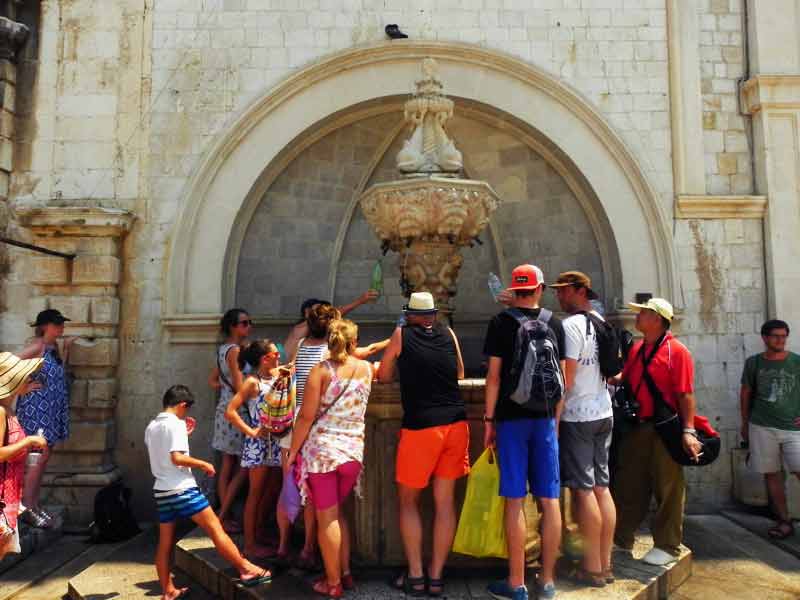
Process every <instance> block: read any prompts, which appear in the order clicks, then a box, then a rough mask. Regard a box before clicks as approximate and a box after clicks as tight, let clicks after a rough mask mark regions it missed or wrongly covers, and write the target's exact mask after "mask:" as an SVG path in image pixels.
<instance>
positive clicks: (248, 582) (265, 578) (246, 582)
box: [239, 569, 272, 587]
mask: <svg viewBox="0 0 800 600" xmlns="http://www.w3.org/2000/svg"><path fill="white" fill-rule="evenodd" d="M270 581H272V573H270V572H269V571H268V570H267V569H264V570H263V571H262V572H261V575H256V576H255V577H251V578H250V579H243V578H242V577H239V583H241V584H242V585H243V586H244V587H256V586H257V585H261V584H262V583H269V582H270Z"/></svg>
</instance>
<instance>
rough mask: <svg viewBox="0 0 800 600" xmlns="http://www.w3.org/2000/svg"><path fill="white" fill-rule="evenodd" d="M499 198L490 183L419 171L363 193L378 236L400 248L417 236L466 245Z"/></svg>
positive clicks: (367, 215)
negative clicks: (419, 172)
mask: <svg viewBox="0 0 800 600" xmlns="http://www.w3.org/2000/svg"><path fill="white" fill-rule="evenodd" d="M499 202H500V200H499V198H498V196H497V194H496V193H495V191H494V190H493V189H492V187H491V186H490V185H489V184H488V183H486V182H485V181H475V180H472V179H458V178H456V177H447V176H444V175H414V176H408V177H407V178H406V179H402V180H397V181H390V182H387V183H379V184H376V185H373V186H372V187H370V188H369V189H368V190H367V191H366V192H364V194H363V195H362V197H361V209H362V211H363V212H364V216H365V218H366V219H367V222H368V223H369V224H370V225H371V226H372V227H373V228H374V229H375V231H376V233H377V234H378V237H380V239H381V240H382V241H387V242H389V246H390V248H391V249H392V250H395V251H398V250H399V249H400V248H402V247H403V246H404V245H407V244H408V243H409V242H410V241H412V240H414V241H417V240H424V241H441V242H445V241H447V242H450V243H452V244H456V245H459V246H466V245H468V244H469V243H470V242H471V241H472V240H473V239H474V238H475V237H477V236H478V234H479V233H480V232H481V231H483V229H484V228H485V227H486V225H488V223H489V217H490V216H491V214H492V212H493V211H494V210H495V209H496V208H497V206H498V204H499Z"/></svg>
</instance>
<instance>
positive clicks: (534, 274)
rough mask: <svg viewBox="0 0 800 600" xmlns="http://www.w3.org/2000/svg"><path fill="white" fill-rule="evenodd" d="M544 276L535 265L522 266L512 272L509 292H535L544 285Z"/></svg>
mask: <svg viewBox="0 0 800 600" xmlns="http://www.w3.org/2000/svg"><path fill="white" fill-rule="evenodd" d="M543 282H544V274H543V273H542V270H541V269H540V268H539V267H536V266H534V265H520V266H518V267H516V268H515V269H514V270H513V271H511V287H510V288H508V290H507V291H509V292H513V291H515V290H535V289H536V288H537V287H539V286H540V285H544V283H543Z"/></svg>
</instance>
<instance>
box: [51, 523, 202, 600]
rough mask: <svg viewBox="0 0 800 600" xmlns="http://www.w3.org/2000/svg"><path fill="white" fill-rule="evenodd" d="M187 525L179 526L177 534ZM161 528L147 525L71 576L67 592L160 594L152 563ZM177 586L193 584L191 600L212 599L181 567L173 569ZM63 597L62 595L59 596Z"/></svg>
mask: <svg viewBox="0 0 800 600" xmlns="http://www.w3.org/2000/svg"><path fill="white" fill-rule="evenodd" d="M185 531H186V528H184V529H182V530H181V529H179V532H178V534H179V535H180V534H181V533H183V532H185ZM157 541H158V528H157V527H148V528H147V529H145V530H144V531H143V532H142V533H140V534H139V535H138V536H136V537H134V538H132V539H130V540H128V541H127V542H123V543H121V544H119V545H118V547H117V548H115V549H114V550H113V551H112V552H110V553H109V554H108V555H107V556H105V557H103V558H102V559H100V560H97V561H95V562H93V564H91V565H90V566H88V567H87V568H85V569H84V570H82V571H81V572H80V573H78V574H76V575H74V576H73V577H72V578H71V579H69V581H68V583H67V586H66V589H65V590H63V592H62V593H64V592H66V593H67V594H68V596H69V598H71V599H72V600H97V599H98V598H126V599H129V600H135V599H142V600H145V599H150V598H153V597H159V596H160V595H161V587H160V585H159V583H158V577H157V576H156V568H155V566H154V565H153V555H154V554H155V548H156V543H157ZM174 574H175V583H176V585H178V586H186V585H191V587H192V593H191V598H192V600H212V599H213V596H212V595H211V594H208V593H207V592H206V591H205V590H203V588H202V587H201V586H200V585H197V584H194V585H192V582H191V581H190V580H189V578H188V576H187V575H185V574H184V573H182V572H180V571H179V570H175V571H174ZM59 598H60V596H59Z"/></svg>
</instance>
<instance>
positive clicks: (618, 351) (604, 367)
mask: <svg viewBox="0 0 800 600" xmlns="http://www.w3.org/2000/svg"><path fill="white" fill-rule="evenodd" d="M581 314H582V315H583V316H585V317H586V336H587V337H588V336H589V332H590V324H591V325H592V326H594V331H595V335H596V337H597V350H598V362H599V363H600V373H601V374H602V375H603V377H613V376H614V375H617V374H618V373H619V372H620V371H622V367H623V366H625V359H626V358H627V356H628V351H629V350H630V347H631V345H633V336H632V335H631V333H630V332H629V331H628V330H626V329H620V328H619V327H615V326H614V325H612V324H611V323H609V322H608V321H606V320H604V319H601V318H600V317H598V316H597V315H596V314H594V313H590V312H586V311H583V312H581Z"/></svg>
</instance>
